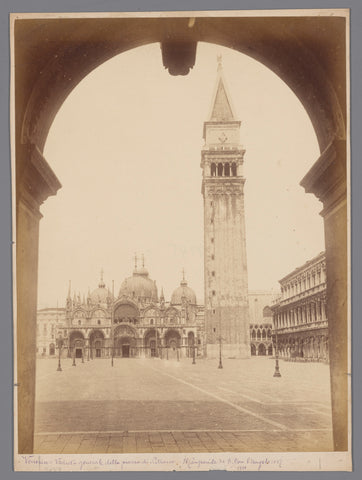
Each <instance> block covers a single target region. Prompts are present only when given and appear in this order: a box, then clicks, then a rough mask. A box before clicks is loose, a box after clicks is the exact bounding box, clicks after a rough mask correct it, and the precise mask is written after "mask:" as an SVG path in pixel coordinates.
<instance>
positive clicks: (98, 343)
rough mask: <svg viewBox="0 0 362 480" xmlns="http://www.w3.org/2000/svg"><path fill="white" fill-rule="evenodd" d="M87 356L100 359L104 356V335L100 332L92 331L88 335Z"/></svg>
mask: <svg viewBox="0 0 362 480" xmlns="http://www.w3.org/2000/svg"><path fill="white" fill-rule="evenodd" d="M88 343H89V345H88V348H89V354H90V357H91V358H101V357H104V356H105V355H106V352H105V343H104V333H103V332H102V330H99V329H97V330H93V331H92V332H91V333H90V335H89V341H88Z"/></svg>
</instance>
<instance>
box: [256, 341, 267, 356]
mask: <svg viewBox="0 0 362 480" xmlns="http://www.w3.org/2000/svg"><path fill="white" fill-rule="evenodd" d="M258 355H266V348H265V345H264V343H259V346H258Z"/></svg>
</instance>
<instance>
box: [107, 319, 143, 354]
mask: <svg viewBox="0 0 362 480" xmlns="http://www.w3.org/2000/svg"><path fill="white" fill-rule="evenodd" d="M136 337H137V335H136V331H135V330H134V329H133V328H131V327H130V326H128V325H119V326H118V327H116V328H115V330H114V333H113V338H114V340H113V355H114V356H115V357H122V358H129V357H136V356H137V355H138V353H139V352H138V347H137V340H136Z"/></svg>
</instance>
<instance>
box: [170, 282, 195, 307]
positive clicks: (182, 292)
mask: <svg viewBox="0 0 362 480" xmlns="http://www.w3.org/2000/svg"><path fill="white" fill-rule="evenodd" d="M183 299H185V300H186V301H187V302H188V303H190V304H191V305H196V303H197V302H196V294H195V292H194V291H193V290H192V288H190V287H188V286H187V282H186V280H185V277H184V278H183V279H182V280H181V283H180V286H179V287H178V288H176V290H174V291H173V293H172V295H171V305H181V304H182V300H183Z"/></svg>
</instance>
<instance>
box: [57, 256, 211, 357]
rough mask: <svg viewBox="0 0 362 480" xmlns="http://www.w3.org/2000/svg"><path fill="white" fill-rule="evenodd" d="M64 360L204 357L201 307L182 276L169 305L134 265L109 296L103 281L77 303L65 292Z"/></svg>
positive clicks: (61, 334)
mask: <svg viewBox="0 0 362 480" xmlns="http://www.w3.org/2000/svg"><path fill="white" fill-rule="evenodd" d="M58 332H59V335H60V336H61V337H62V338H63V340H64V346H63V349H64V355H65V354H67V355H68V356H75V357H76V358H82V357H83V359H84V358H87V359H88V358H92V359H93V358H101V357H111V356H114V357H161V358H175V359H176V358H181V357H185V356H186V357H191V356H193V354H194V348H195V355H196V356H198V355H203V352H204V328H203V307H202V306H198V305H197V300H196V295H195V292H194V291H193V290H192V289H191V288H190V287H189V286H188V284H187V281H186V279H185V276H183V278H182V280H181V282H180V285H179V286H178V287H177V288H176V289H175V290H174V292H173V293H172V296H171V300H170V301H169V302H166V301H165V298H164V295H163V292H162V291H161V293H160V295H159V294H158V289H157V285H156V282H155V281H154V280H152V279H151V278H150V276H149V273H148V271H147V269H146V268H145V267H144V265H142V266H141V267H138V266H137V263H136V264H135V268H134V270H133V273H132V275H131V276H130V277H128V278H126V279H125V280H124V281H123V282H122V284H121V287H120V289H119V292H118V295H113V294H112V292H111V291H110V289H109V288H107V287H106V285H105V283H104V281H103V274H102V275H101V279H100V282H99V285H98V288H96V289H95V290H94V291H92V292H89V293H88V295H87V297H83V299H81V297H80V295H74V294H73V295H72V294H71V292H69V294H68V297H67V300H66V309H65V324H64V326H62V327H60V328H59V329H58Z"/></svg>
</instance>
